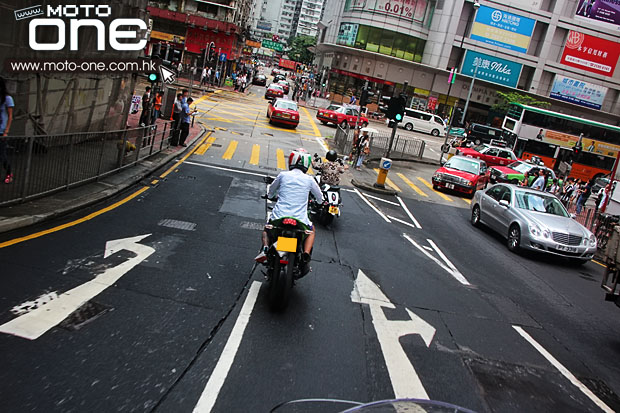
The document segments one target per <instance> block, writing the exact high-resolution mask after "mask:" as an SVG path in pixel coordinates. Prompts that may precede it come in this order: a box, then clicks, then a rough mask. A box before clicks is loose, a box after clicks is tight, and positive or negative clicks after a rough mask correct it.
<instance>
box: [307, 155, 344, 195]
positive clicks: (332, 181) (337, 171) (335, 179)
mask: <svg viewBox="0 0 620 413" xmlns="http://www.w3.org/2000/svg"><path fill="white" fill-rule="evenodd" d="M325 159H327V162H321V160H320V158H319V156H318V155H317V154H316V153H315V154H314V161H312V167H313V168H314V169H315V170H317V171H320V172H321V185H324V184H327V185H330V186H338V185H340V175H342V174H343V173H344V170H345V168H344V166H343V165H342V162H340V161H339V160H338V153H337V152H336V151H334V150H333V149H332V150H330V151H328V152H327V153H326V154H325Z"/></svg>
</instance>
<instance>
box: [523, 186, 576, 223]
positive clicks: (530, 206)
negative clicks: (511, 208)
mask: <svg viewBox="0 0 620 413" xmlns="http://www.w3.org/2000/svg"><path fill="white" fill-rule="evenodd" d="M515 202H516V204H517V208H520V209H527V210H528V211H535V212H542V213H545V214H551V215H558V216H561V217H568V212H566V209H564V205H562V203H561V202H560V200H559V199H557V198H556V197H554V196H551V195H545V194H543V193H542V192H541V193H535V192H527V191H515Z"/></svg>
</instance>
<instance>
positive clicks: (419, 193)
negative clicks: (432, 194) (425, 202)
mask: <svg viewBox="0 0 620 413" xmlns="http://www.w3.org/2000/svg"><path fill="white" fill-rule="evenodd" d="M396 175H398V177H399V178H400V179H402V180H403V181H404V182H405V183H406V184H407V185H409V186H410V187H411V189H413V190H414V191H415V192H416V193H417V194H418V195H420V196H425V197H428V195H426V192H424V191H422V190H421V189H420V188H419V187H418V186H417V185H416V184H414V183H413V182H411V180H409V178H407V177H406V176H405V175H403V174H401V173H400V172H398V173H397V174H396Z"/></svg>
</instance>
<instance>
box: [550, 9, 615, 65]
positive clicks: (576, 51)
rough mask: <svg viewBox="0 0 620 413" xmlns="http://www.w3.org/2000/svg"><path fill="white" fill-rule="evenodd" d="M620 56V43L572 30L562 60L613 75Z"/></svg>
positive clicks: (564, 62) (566, 63)
mask: <svg viewBox="0 0 620 413" xmlns="http://www.w3.org/2000/svg"><path fill="white" fill-rule="evenodd" d="M619 7H620V5H619ZM619 56H620V43H616V42H612V41H610V40H605V39H600V38H598V37H594V36H590V35H588V34H583V33H580V32H576V31H573V30H571V31H569V32H568V37H567V38H566V45H565V46H564V53H562V60H560V62H561V63H563V64H565V65H567V66H572V67H576V68H578V69H582V70H587V71H588V72H592V73H598V74H599V75H604V76H613V74H614V70H616V64H617V63H618V57H619Z"/></svg>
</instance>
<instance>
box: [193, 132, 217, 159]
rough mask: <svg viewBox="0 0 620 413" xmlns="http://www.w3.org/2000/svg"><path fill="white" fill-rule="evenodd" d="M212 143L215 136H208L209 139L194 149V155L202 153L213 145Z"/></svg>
mask: <svg viewBox="0 0 620 413" xmlns="http://www.w3.org/2000/svg"><path fill="white" fill-rule="evenodd" d="M213 143H215V136H211V137H209V139H207V140H206V142H205V143H203V144H202V145H200V146H199V147H198V149H196V152H194V153H195V154H196V155H204V154H205V153H206V152H207V151H208V150H209V148H210V147H211V145H213Z"/></svg>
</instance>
